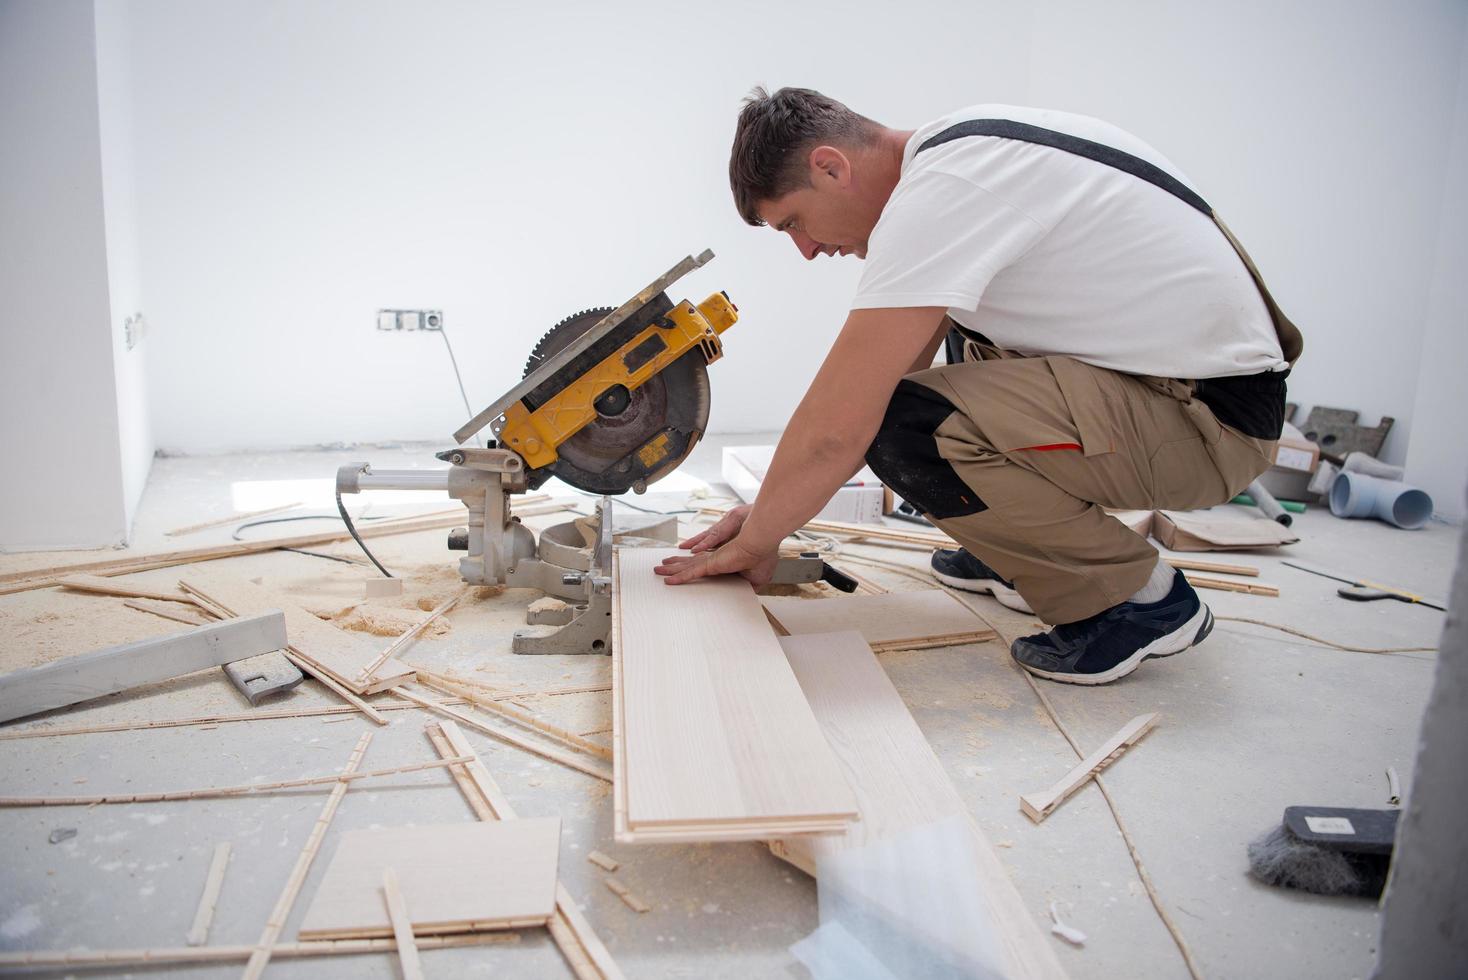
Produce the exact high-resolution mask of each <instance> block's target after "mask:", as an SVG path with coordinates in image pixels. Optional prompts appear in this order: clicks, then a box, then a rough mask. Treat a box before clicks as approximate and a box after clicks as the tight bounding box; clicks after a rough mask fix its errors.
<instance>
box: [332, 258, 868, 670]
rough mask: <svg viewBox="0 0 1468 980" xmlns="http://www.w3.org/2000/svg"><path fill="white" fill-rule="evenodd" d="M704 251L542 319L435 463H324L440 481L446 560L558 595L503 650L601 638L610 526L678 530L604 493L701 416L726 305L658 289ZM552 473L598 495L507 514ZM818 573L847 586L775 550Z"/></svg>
mask: <svg viewBox="0 0 1468 980" xmlns="http://www.w3.org/2000/svg"><path fill="white" fill-rule="evenodd" d="M713 257H714V256H713V253H712V252H710V251H704V252H703V253H702V254H700V255H698V256H696V257H694V256H689V257H687V258H685V259H683V261H681V262H679V263H678V264H677V265H675V266H673V267H672V268H671V269H669V270H668V271H667V272H666V273H664V274H663V275H661V276H659V277H658V278H657V279H654V280H653V281H652V282H651V283H650V284H649V285H648V286H647V288H646V289H643V290H642V291H641V292H639V293H638V294H637V295H636V296H633V297H632V298H631V299H630V300H628V301H627V302H625V303H623V304H622V305H621V306H619V307H617V308H616V309H610V308H605V309H593V310H587V311H585V312H582V313H577V314H576V315H574V316H571V317H568V318H566V319H565V320H562V321H561V322H560V323H558V324H556V325H555V326H554V327H552V328H551V329H550V331H549V332H548V333H547V334H546V335H545V336H544V337H542V338H541V340H540V342H539V343H538V344H536V346H535V349H534V350H533V351H531V353H530V358H529V360H528V361H527V362H526V365H525V373H524V377H523V378H522V379H521V381H520V382H519V384H517V385H515V387H513V388H511V389H510V390H509V391H508V392H506V393H505V394H504V395H502V396H501V397H500V398H498V399H496V400H495V402H494V403H493V404H491V405H490V406H489V407H488V408H486V409H485V410H484V411H482V412H480V413H479V414H478V415H476V416H474V418H472V419H470V420H469V421H468V422H467V423H465V424H464V425H463V426H462V427H461V428H460V429H459V430H458V431H457V432H455V433H454V440H455V442H457V443H459V444H460V445H459V447H458V448H455V449H449V450H446V451H444V452H441V453H438V454H437V457H438V458H439V459H441V460H443V461H445V462H447V463H449V464H451V465H450V466H449V468H448V469H446V470H378V471H374V470H372V468H371V467H370V466H369V465H368V464H366V463H353V464H350V465H348V466H344V467H342V468H341V469H340V470H338V471H337V479H336V485H337V493H338V495H340V494H342V493H356V492H359V491H361V490H371V489H384V490H386V489H395V490H408V489H412V490H427V489H440V490H446V491H447V492H448V494H449V496H450V497H453V498H454V499H456V500H460V501H462V502H463V503H464V505H465V506H467V507H468V508H469V520H468V524H467V526H465V527H463V528H455V529H454V530H453V531H452V532H450V535H449V543H448V546H449V548H450V549H451V550H456V551H464V552H466V554H465V556H464V557H463V558H461V559H460V560H459V573H460V575H461V576H462V577H463V579H464V581H465V582H468V583H470V584H472V585H507V586H510V587H512V588H522V587H523V588H532V589H540V590H541V591H543V592H545V593H547V594H549V595H552V596H555V597H557V598H560V599H562V600H567V601H568V602H569V604H568V605H566V606H565V607H563V608H558V609H555V610H551V611H545V610H535V611H532V613H531V615H530V622H531V624H532V625H534V626H539V627H542V628H540V629H522V630H517V631H516V633H515V636H514V642H513V648H514V650H515V652H516V653H594V652H604V651H606V649H607V643H608V642H609V634H610V624H611V588H612V586H611V548H612V542H613V539H614V538H615V537H616V536H618V535H620V534H625V533H631V534H636V535H638V536H640V537H654V538H658V539H660V540H663V541H667V542H668V543H676V541H677V523H676V519H668V518H667V517H666V516H664V517H663V519H662V520H655V521H652V522H649V521H648V520H646V519H645V518H641V519H635V520H626V519H622V518H620V517H619V516H616V515H614V514H613V504H612V501H611V499H610V496H611V495H615V494H622V493H626V492H627V491H628V490H632V491H635V492H636V493H643V492H645V491H646V490H647V487H648V485H649V484H651V483H653V482H655V481H657V480H659V479H661V478H662V477H664V476H666V475H667V474H668V473H670V472H672V471H673V470H674V469H676V468H677V467H678V465H679V464H680V463H682V462H683V460H684V459H686V458H687V456H688V454H689V453H690V452H692V451H693V447H694V446H695V445H696V444H697V443H698V440H699V438H700V437H701V436H702V435H703V432H704V427H705V426H706V425H707V423H708V415H709V382H708V365H709V364H712V363H713V362H714V361H716V360H718V359H719V358H720V357H721V356H723V344H722V342H721V340H720V335H721V334H722V333H723V332H724V331H725V330H727V329H729V327H731V326H733V325H734V323H735V321H736V320H738V318H739V311H738V309H737V307H735V305H734V303H733V301H732V300H730V299H729V296H728V294H727V293H723V292H718V293H714V294H712V295H711V296H709V297H708V298H707V299H705V300H704V301H703V302H702V303H699V304H697V305H694V304H693V303H691V302H689V301H687V300H683V301H680V302H677V303H674V302H673V301H672V300H670V299H669V298H668V295H667V293H666V290H667V288H668V287H669V286H670V285H672V284H673V283H674V282H676V281H677V280H678V279H681V278H682V277H683V276H685V275H687V274H688V273H689V272H692V271H693V270H694V269H697V268H699V267H701V266H703V265H705V264H707V263H708V262H709V261H710V260H711V259H712V258H713ZM485 426H489V427H490V430H491V431H492V432H493V433H494V436H495V439H494V440H493V441H491V442H490V443H489V445H488V446H487V447H485V448H478V447H472V446H464V445H463V443H464V442H466V441H467V440H469V439H470V438H471V437H473V436H474V435H475V434H476V433H478V432H480V431H481V430H482V429H484V427H485ZM552 476H554V477H558V478H560V479H561V480H562V481H564V482H566V483H568V484H570V485H571V486H573V487H577V488H578V489H581V490H584V491H587V492H589V493H594V494H601V495H602V499H601V500H600V501H599V502H598V504H597V513H596V518H595V519H594V520H587V519H584V518H583V519H582V520H579V521H571V522H567V523H565V524H560V525H557V526H555V527H551V528H547V529H546V530H545V531H543V532H542V533H541V535H540V539H539V541H537V540H536V537H535V534H534V533H533V532H532V531H531V530H530V529H529V528H527V527H525V526H524V525H523V524H521V523H520V521H519V519H518V518H516V517H513V516H512V515H511V513H510V499H511V496H510V495H511V494H516V493H525V492H526V491H528V490H533V489H535V488H538V487H540V486H541V485H542V484H544V483H545V482H546V481H547V480H549V479H550V478H551V477H552ZM343 514H344V515H345V510H344V509H343ZM349 526H350V524H349ZM823 577H824V578H827V579H828V580H830V581H833V582H834V583H835V584H836V585H837V587H838V588H846V587H847V585H848V584H849V585H850V586H851V587H852V588H854V587H855V583H854V582H852V581H851V580H850V579H845V577H844V576H841V575H840V573H839V572H835V571H834V570H832V569H829V567H827V566H825V565H824V563H823V562H822V561H821V560H820V559H819V557H817V556H813V555H807V556H802V557H801V558H799V559H791V560H787V561H782V562H781V567H780V569H779V571H778V573H777V581H786V582H810V581H815V580H817V579H820V578H823ZM842 579H845V581H842ZM848 591H849V589H848ZM544 627H554V628H553V629H549V630H548V629H545V628H544Z"/></svg>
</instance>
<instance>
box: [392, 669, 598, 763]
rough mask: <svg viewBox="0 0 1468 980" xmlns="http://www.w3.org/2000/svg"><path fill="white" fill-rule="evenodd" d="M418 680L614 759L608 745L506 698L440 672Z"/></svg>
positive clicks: (422, 672)
mask: <svg viewBox="0 0 1468 980" xmlns="http://www.w3.org/2000/svg"><path fill="white" fill-rule="evenodd" d="M418 682H419V683H420V684H422V685H423V686H424V687H427V688H430V689H432V690H435V691H439V692H440V693H443V694H449V695H456V696H458V697H462V698H463V699H464V700H465V701H468V702H469V703H471V704H473V705H475V706H476V707H480V708H483V709H484V710H485V711H489V712H491V713H493V714H497V715H500V716H502V717H505V718H508V719H510V720H511V721H514V722H516V723H518V724H521V725H524V726H525V727H526V728H530V729H533V730H535V731H537V732H540V733H541V734H543V735H548V736H550V737H551V738H554V739H555V740H556V741H558V742H564V743H565V744H566V745H568V746H570V747H571V748H574V749H578V750H580V751H582V752H586V753H589V754H591V755H594V756H596V757H597V758H598V759H607V760H610V759H611V758H612V750H611V749H609V748H607V747H606V746H605V745H600V744H598V743H596V742H592V741H590V740H588V739H585V738H582V737H581V736H580V735H577V734H576V733H575V732H573V731H569V730H568V729H565V728H562V727H561V726H559V725H553V724H551V723H550V722H548V721H541V720H540V719H539V718H537V717H535V716H534V715H532V714H530V713H529V712H527V711H524V710H521V709H517V708H511V707H509V706H508V705H505V704H500V703H499V701H500V700H504V699H502V698H501V699H495V698H492V697H488V696H486V695H482V694H477V693H475V691H474V690H473V689H472V688H468V687H465V686H464V685H461V684H456V683H454V682H453V681H452V680H450V679H449V678H447V677H441V676H439V675H438V674H434V673H430V672H429V671H426V670H420V671H418Z"/></svg>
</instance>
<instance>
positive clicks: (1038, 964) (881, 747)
mask: <svg viewBox="0 0 1468 980" xmlns="http://www.w3.org/2000/svg"><path fill="white" fill-rule="evenodd" d="M780 643H781V644H782V646H783V647H784V648H785V653H786V655H787V656H788V657H789V659H790V666H791V668H792V669H793V670H794V671H795V676H796V677H797V678H798V679H799V681H800V686H801V689H802V690H803V691H804V692H805V696H806V698H807V699H808V700H809V702H810V706H811V709H812V710H813V711H814V712H815V715H816V719H817V721H819V722H820V725H821V729H822V730H823V731H824V732H825V735H826V739H827V740H828V741H829V742H830V744H831V747H832V748H833V749H835V751H836V755H837V757H838V758H839V759H840V763H841V767H842V770H843V771H844V772H845V774H846V778H847V780H848V781H849V782H850V784H851V786H852V788H853V790H855V792H856V795H857V799H858V802H859V804H860V808H861V819H860V820H859V821H857V822H855V823H852V824H851V826H850V828H849V829H848V830H847V831H846V833H845V834H842V835H840V836H827V837H801V838H786V839H784V840H777V841H772V842H771V843H770V849H771V850H772V851H774V852H775V854H776V855H778V856H779V857H782V858H784V859H785V860H787V861H789V862H790V863H791V864H794V865H795V866H796V867H799V868H801V869H802V870H804V871H806V872H808V873H810V874H814V873H815V868H816V860H817V858H819V857H820V856H822V855H823V854H834V853H837V852H839V851H841V850H843V849H846V848H852V847H861V846H863V845H864V844H868V843H871V842H874V841H878V840H883V839H885V838H889V837H891V836H893V835H896V834H898V833H901V832H902V831H904V830H907V829H910V828H913V827H918V826H921V825H924V824H929V823H932V822H934V821H938V820H942V819H944V818H946V817H952V816H961V817H962V819H963V821H964V823H965V824H966V825H967V826H968V827H969V828H970V830H971V831H972V833H973V845H974V846H973V852H974V855H975V858H976V860H977V866H976V867H975V868H974V869H973V870H974V872H975V874H977V876H978V879H979V882H980V884H981V886H982V889H981V890H982V893H983V897H984V904H985V906H986V908H985V912H986V913H987V918H988V920H989V923H990V925H991V926H992V927H993V930H992V931H993V934H994V935H995V936H996V937H998V939H999V941H1000V944H1001V946H1002V949H1003V956H1004V960H1005V966H1006V969H1005V971H1004V975H1005V976H1006V977H1009V978H1011V980H1017V978H1035V977H1064V976H1065V971H1064V969H1063V968H1062V967H1061V965H1060V962H1059V960H1058V959H1057V958H1056V955H1055V950H1054V948H1053V945H1052V940H1050V939H1048V938H1047V937H1046V936H1045V935H1044V934H1043V933H1042V932H1041V930H1040V927H1039V925H1038V924H1037V923H1036V920H1035V917H1034V916H1033V915H1032V914H1031V913H1030V910H1029V909H1028V908H1026V907H1025V904H1024V900H1023V899H1022V898H1021V897H1020V895H1019V892H1018V891H1016V890H1015V887H1014V883H1013V882H1012V881H1010V879H1009V875H1008V873H1007V872H1006V871H1005V870H1004V866H1003V865H1002V864H1001V863H1000V862H999V858H998V857H997V856H996V855H995V853H994V850H993V848H992V847H991V846H990V844H989V841H988V839H987V838H986V837H985V836H984V834H983V832H982V831H981V830H979V827H978V825H977V824H976V823H974V821H973V818H972V817H971V816H970V815H969V812H968V808H967V807H966V806H965V805H964V802H963V799H962V797H960V796H959V795H958V791H957V790H956V789H954V787H953V783H952V781H950V780H949V778H948V773H947V772H946V771H944V769H943V764H942V763H941V762H940V761H939V760H938V757H937V755H935V754H934V753H933V749H932V747H931V746H930V745H929V744H928V741H927V739H926V738H924V737H923V733H922V730H921V729H919V728H918V726H917V722H915V721H913V719H912V715H911V714H909V713H908V710H907V706H906V705H905V704H904V703H903V701H902V697H901V696H900V695H899V694H898V693H897V689H896V688H894V687H893V686H892V682H891V681H890V680H888V679H887V674H886V672H885V671H884V670H883V669H882V666H881V664H879V663H878V662H877V658H876V657H875V656H874V655H873V654H872V651H871V649H870V648H869V647H868V646H867V644H866V642H865V641H864V640H863V639H862V637H861V634H860V633H856V632H853V631H847V632H841V633H825V634H812V635H807V636H789V637H784V638H782V639H781V640H780Z"/></svg>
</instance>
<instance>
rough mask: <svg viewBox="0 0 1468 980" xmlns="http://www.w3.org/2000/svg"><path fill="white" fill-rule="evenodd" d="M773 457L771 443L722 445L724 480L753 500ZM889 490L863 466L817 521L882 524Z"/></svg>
mask: <svg viewBox="0 0 1468 980" xmlns="http://www.w3.org/2000/svg"><path fill="white" fill-rule="evenodd" d="M774 456H775V447H774V446H725V447H724V458H723V466H722V472H723V475H724V482H725V483H727V484H729V486H730V488H731V489H732V490H733V491H734V493H735V495H736V496H737V497H738V498H739V499H740V500H742V501H744V502H745V503H746V504H748V503H753V502H754V498H755V496H756V495H758V494H759V488H760V484H761V483H763V482H764V479H765V473H766V472H768V470H769V468H770V460H771V459H773V458H774ZM891 506H892V500H891V491H889V490H888V489H887V488H886V487H884V486H882V481H880V480H878V479H877V476H876V474H875V473H873V472H872V471H871V470H869V469H867V468H865V467H863V468H862V470H861V472H859V473H857V474H856V476H854V477H852V482H851V483H850V484H848V485H847V486H844V487H842V488H841V489H840V490H837V491H836V495H835V496H834V497H832V498H831V500H830V502H828V503H827V504H826V506H825V507H823V508H821V512H820V513H819V514H817V515H816V519H817V520H823V521H846V522H848V523H851V524H881V523H882V515H883V514H884V513H885V512H886V511H887V510H889V509H890V508H891Z"/></svg>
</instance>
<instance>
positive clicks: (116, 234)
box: [96, 0, 154, 527]
mask: <svg viewBox="0 0 1468 980" xmlns="http://www.w3.org/2000/svg"><path fill="white" fill-rule="evenodd" d="M96 25H97V28H96V30H97V106H98V116H99V120H98V121H99V127H98V129H99V134H100V139H101V145H102V204H103V207H102V211H103V217H104V224H105V233H106V241H107V294H108V306H109V309H110V311H111V316H110V319H109V323H110V326H111V331H110V336H111V340H112V364H113V379H114V382H115V384H116V387H117V425H118V434H117V436H118V456H119V463H120V465H121V468H122V495H123V504H124V507H125V508H126V523H127V525H128V526H129V527H131V526H132V519H133V514H134V513H135V512H136V511H137V506H138V501H139V500H140V499H141V498H142V496H143V488H144V486H145V485H146V483H147V480H148V471H149V469H151V467H152V465H153V448H154V447H153V431H152V419H151V418H150V413H149V409H148V387H147V352H148V344H147V341H146V339H143V340H140V341H138V342H137V343H136V345H135V346H134V347H133V348H132V349H131V350H129V349H128V347H127V340H126V335H125V333H124V330H123V324H124V323H125V321H126V320H127V318H128V317H130V316H133V315H135V314H139V313H142V312H143V311H144V305H143V296H142V278H141V276H142V274H141V269H140V261H139V260H140V257H139V255H138V228H137V224H138V217H137V186H136V170H135V153H134V147H133V134H134V129H135V126H134V122H133V82H132V37H131V17H130V16H129V14H128V8H127V7H126V5H124V4H121V3H116V2H112V0H98V2H97V4H96ZM145 319H146V318H145ZM143 336H144V338H146V333H145V334H144V335H143Z"/></svg>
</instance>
